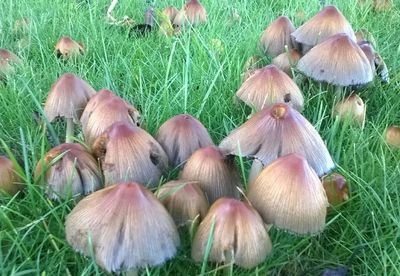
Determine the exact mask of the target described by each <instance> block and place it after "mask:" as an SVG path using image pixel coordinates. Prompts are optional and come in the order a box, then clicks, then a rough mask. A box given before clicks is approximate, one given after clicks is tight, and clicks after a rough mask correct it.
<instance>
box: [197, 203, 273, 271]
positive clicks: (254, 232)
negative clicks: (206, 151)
mask: <svg viewBox="0 0 400 276" xmlns="http://www.w3.org/2000/svg"><path fill="white" fill-rule="evenodd" d="M212 229H214V231H213V233H212V232H211V231H212ZM210 235H213V240H212V246H211V250H210V253H209V260H211V261H213V262H218V263H230V262H234V263H235V264H237V265H238V266H240V267H244V268H252V267H254V266H256V265H258V264H260V263H261V262H263V261H264V260H265V258H266V256H267V255H268V254H269V253H270V252H271V250H272V244H271V240H270V239H269V236H268V233H267V230H266V229H265V226H264V223H263V221H262V219H261V217H260V215H259V214H258V213H257V211H256V210H255V209H254V208H253V207H251V206H250V205H249V204H247V203H244V202H240V201H239V200H236V199H233V198H220V199H218V200H217V201H216V202H215V203H214V204H213V205H212V206H211V208H210V210H209V212H208V213H207V216H206V217H205V219H204V220H203V222H202V223H201V224H200V226H199V228H198V230H197V233H196V235H195V237H194V239H193V244H192V258H193V259H194V260H195V261H197V262H200V261H202V260H203V258H204V254H205V253H206V250H207V244H208V241H209V239H210Z"/></svg>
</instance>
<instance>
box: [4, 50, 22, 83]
mask: <svg viewBox="0 0 400 276" xmlns="http://www.w3.org/2000/svg"><path fill="white" fill-rule="evenodd" d="M20 64H22V60H21V59H20V58H19V57H17V56H16V55H15V54H14V53H12V52H10V51H8V50H6V49H2V48H0V81H1V80H5V79H6V78H7V76H8V75H12V74H14V72H15V67H14V65H20Z"/></svg>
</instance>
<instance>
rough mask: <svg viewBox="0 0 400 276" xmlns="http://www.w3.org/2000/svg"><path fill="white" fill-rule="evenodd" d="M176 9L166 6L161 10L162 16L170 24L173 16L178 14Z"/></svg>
mask: <svg viewBox="0 0 400 276" xmlns="http://www.w3.org/2000/svg"><path fill="white" fill-rule="evenodd" d="M178 12H179V11H178V9H177V8H175V7H174V6H168V7H166V8H165V9H164V10H163V12H162V13H163V14H164V15H165V16H167V17H168V18H169V20H170V22H171V23H173V22H174V19H175V16H176V15H177V14H178Z"/></svg>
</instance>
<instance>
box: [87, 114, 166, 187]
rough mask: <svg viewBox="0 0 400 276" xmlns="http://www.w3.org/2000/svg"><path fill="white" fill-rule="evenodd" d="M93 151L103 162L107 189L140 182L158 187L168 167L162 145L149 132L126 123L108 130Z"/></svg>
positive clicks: (117, 124)
mask: <svg viewBox="0 0 400 276" xmlns="http://www.w3.org/2000/svg"><path fill="white" fill-rule="evenodd" d="M92 150H93V153H94V155H95V156H96V157H97V158H98V159H99V160H100V163H101V167H102V169H103V173H104V179H105V185H106V186H108V185H112V184H114V183H118V182H124V181H136V182H138V183H142V184H144V185H146V186H150V187H155V186H157V185H158V184H159V181H160V177H161V174H162V173H163V172H164V171H165V169H166V168H167V166H168V157H167V155H166V154H165V152H164V150H163V148H162V147H161V146H160V144H159V143H158V142H157V141H156V140H155V139H154V138H153V137H152V136H151V135H150V134H148V133H147V132H146V131H145V130H143V129H141V128H139V127H137V126H134V125H132V124H129V123H126V122H116V123H114V124H112V125H111V126H110V127H109V128H107V129H106V130H105V131H104V133H103V134H102V135H100V136H99V137H98V138H97V139H96V140H95V142H94V143H93V147H92Z"/></svg>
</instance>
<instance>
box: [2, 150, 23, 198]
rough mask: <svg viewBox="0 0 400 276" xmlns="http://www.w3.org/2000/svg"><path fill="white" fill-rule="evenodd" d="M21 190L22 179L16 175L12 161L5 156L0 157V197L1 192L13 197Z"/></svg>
mask: <svg viewBox="0 0 400 276" xmlns="http://www.w3.org/2000/svg"><path fill="white" fill-rule="evenodd" d="M23 188H24V185H23V184H22V179H21V178H20V177H19V176H18V174H17V173H16V171H15V167H14V164H13V163H12V161H11V160H10V159H8V158H7V157H5V156H0V195H1V193H2V192H4V193H6V194H9V195H15V194H16V193H17V192H18V191H20V190H22V189H23Z"/></svg>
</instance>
